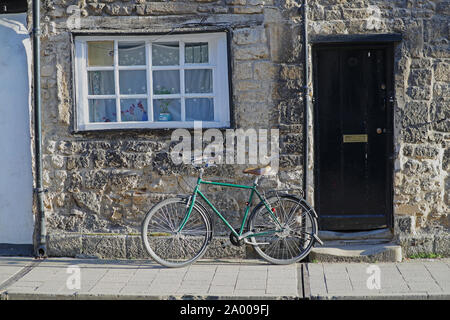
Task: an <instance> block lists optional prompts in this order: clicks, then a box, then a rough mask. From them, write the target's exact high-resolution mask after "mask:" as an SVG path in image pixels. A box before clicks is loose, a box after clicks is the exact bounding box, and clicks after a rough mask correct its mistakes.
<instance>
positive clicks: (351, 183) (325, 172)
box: [314, 45, 393, 231]
mask: <svg viewBox="0 0 450 320" xmlns="http://www.w3.org/2000/svg"><path fill="white" fill-rule="evenodd" d="M392 60H393V57H392V48H390V47H389V46H383V45H371V46H370V47H365V46H329V45H328V46H323V47H320V46H319V47H316V48H315V50H314V80H315V90H314V92H315V104H314V106H315V140H314V141H315V143H314V144H315V169H316V170H315V185H316V188H315V206H316V210H317V211H318V214H319V217H320V228H321V229H322V230H355V231H356V230H370V229H377V228H383V227H388V226H390V225H391V223H392V222H391V220H392V167H391V158H390V156H391V154H392V152H391V150H392V120H391V119H392V111H391V109H392V108H391V105H392V104H391V102H392Z"/></svg>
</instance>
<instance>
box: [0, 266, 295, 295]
mask: <svg viewBox="0 0 450 320" xmlns="http://www.w3.org/2000/svg"><path fill="white" fill-rule="evenodd" d="M8 259H11V258H8ZM11 261H16V263H15V268H14V269H11V268H6V265H9V264H11V263H12V262H11ZM2 262H3V263H2ZM29 263H30V261H29V260H25V261H23V263H22V264H20V263H19V260H6V259H4V258H2V257H0V270H2V265H4V267H3V269H4V270H5V271H4V272H3V273H5V274H6V272H8V274H10V277H11V276H13V275H14V274H17V273H18V272H20V270H23V268H25V267H26V266H27V265H28V264H29ZM299 266H300V265H299V264H293V265H289V266H276V265H269V264H266V263H265V262H262V261H260V260H247V259H245V260H220V261H216V260H201V261H198V262H197V263H196V264H193V265H191V266H188V267H185V268H179V269H170V268H165V267H161V266H160V265H158V264H156V263H154V262H152V261H151V260H110V261H106V260H99V259H69V258H49V259H46V260H44V261H42V262H40V263H39V264H38V265H36V266H34V267H33V268H32V269H31V270H28V273H27V274H25V275H23V276H22V277H18V278H17V279H15V280H14V281H10V282H9V283H8V285H7V286H6V287H5V288H3V290H2V291H1V292H0V294H2V297H3V299H11V300H12V299H169V298H170V299H174V298H175V299H183V298H192V297H196V299H261V298H263V299H280V298H287V299H301V298H303V294H302V292H303V290H302V288H301V281H298V279H299V275H298V272H299V271H298V270H299V269H301V268H299ZM0 273H1V272H0ZM284 279H286V281H284ZM299 286H300V287H299Z"/></svg>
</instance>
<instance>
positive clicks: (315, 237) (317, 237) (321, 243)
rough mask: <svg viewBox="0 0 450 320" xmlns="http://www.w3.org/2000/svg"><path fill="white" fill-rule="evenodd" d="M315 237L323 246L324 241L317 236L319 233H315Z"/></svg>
mask: <svg viewBox="0 0 450 320" xmlns="http://www.w3.org/2000/svg"><path fill="white" fill-rule="evenodd" d="M313 237H314V239H316V241H317V242H318V243H319V244H320V245H321V246H323V241H322V240H320V239H319V237H318V236H317V234H314V236H313Z"/></svg>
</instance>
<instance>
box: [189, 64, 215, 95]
mask: <svg viewBox="0 0 450 320" xmlns="http://www.w3.org/2000/svg"><path fill="white" fill-rule="evenodd" d="M184 76H185V81H184V86H185V89H186V93H210V92H213V83H212V70H211V69H204V70H186V71H185V72H184Z"/></svg>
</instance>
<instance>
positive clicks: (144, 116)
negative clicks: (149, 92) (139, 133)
mask: <svg viewBox="0 0 450 320" xmlns="http://www.w3.org/2000/svg"><path fill="white" fill-rule="evenodd" d="M120 116H121V117H122V118H121V119H122V121H148V113H147V100H145V99H122V100H120Z"/></svg>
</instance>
